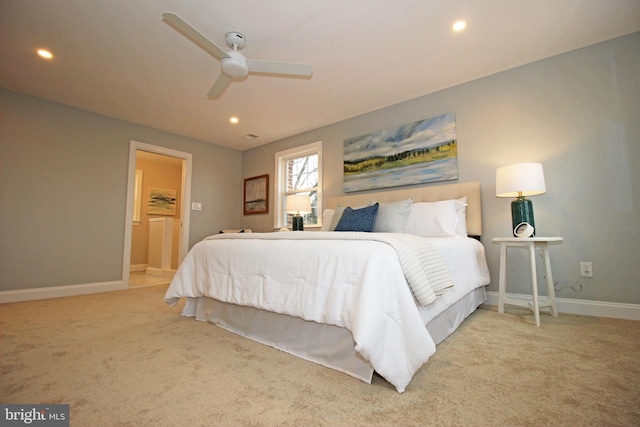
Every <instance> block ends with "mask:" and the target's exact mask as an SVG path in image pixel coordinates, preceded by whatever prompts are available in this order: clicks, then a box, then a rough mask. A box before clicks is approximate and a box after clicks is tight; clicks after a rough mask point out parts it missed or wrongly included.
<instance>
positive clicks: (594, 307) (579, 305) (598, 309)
mask: <svg viewBox="0 0 640 427" xmlns="http://www.w3.org/2000/svg"><path fill="white" fill-rule="evenodd" d="M506 296H507V297H509V298H513V299H516V300H522V301H531V295H526V294H509V293H507V294H506ZM548 301H549V299H548V298H547V297H545V296H541V297H540V302H541V303H542V302H545V303H546V302H548ZM485 304H488V305H495V306H497V305H498V293H497V292H487V302H486V303H485ZM556 307H557V308H558V312H560V313H566V314H579V315H583V316H595V317H612V318H614V319H627V320H640V305H639V304H624V303H619V302H606V301H589V300H584V299H570V298H558V297H556Z"/></svg>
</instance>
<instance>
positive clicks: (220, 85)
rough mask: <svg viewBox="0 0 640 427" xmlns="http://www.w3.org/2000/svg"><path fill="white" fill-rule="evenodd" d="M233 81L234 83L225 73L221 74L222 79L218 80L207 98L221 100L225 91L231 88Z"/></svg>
mask: <svg viewBox="0 0 640 427" xmlns="http://www.w3.org/2000/svg"><path fill="white" fill-rule="evenodd" d="M232 81H233V78H231V77H229V76H227V75H226V74H224V73H221V74H220V77H218V80H216V82H215V83H214V84H213V86H211V89H210V90H209V93H208V94H207V97H209V98H220V96H222V94H223V93H224V91H225V90H227V88H228V87H229V85H230V84H231V82H232Z"/></svg>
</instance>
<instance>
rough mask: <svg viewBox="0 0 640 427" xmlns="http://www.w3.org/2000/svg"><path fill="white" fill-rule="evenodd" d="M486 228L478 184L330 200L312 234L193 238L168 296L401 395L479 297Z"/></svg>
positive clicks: (484, 281)
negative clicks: (320, 224)
mask: <svg viewBox="0 0 640 427" xmlns="http://www.w3.org/2000/svg"><path fill="white" fill-rule="evenodd" d="M372 212H373V213H372ZM362 224H364V225H362ZM360 227H364V228H363V229H361V228H360ZM367 227H369V228H368V230H370V231H373V232H363V231H361V230H367ZM481 235H482V221H481V204H480V184H479V183H477V182H469V183H458V184H450V185H442V186H432V187H423V188H419V189H405V190H395V191H383V192H376V193H367V194H358V195H351V196H341V197H334V198H330V199H329V200H328V206H327V209H326V210H325V212H324V213H323V230H321V231H319V232H307V231H305V232H288V233H231V234H229V233H225V234H218V235H212V236H210V237H208V238H206V239H204V240H203V241H201V242H199V243H198V244H196V245H194V247H193V248H192V249H191V250H190V251H189V253H188V254H187V256H186V257H185V259H184V261H183V262H182V264H181V266H180V268H179V269H178V272H177V273H176V275H175V277H174V279H173V281H172V282H171V285H170V286H169V288H168V290H167V292H166V294H165V301H166V302H167V303H168V304H170V305H175V304H176V303H177V302H178V301H179V300H180V299H181V298H184V299H185V301H186V302H185V305H184V308H183V310H182V315H183V316H187V317H195V319H196V320H200V321H206V322H210V323H213V324H216V325H218V326H220V327H222V328H225V329H227V330H229V331H232V332H234V333H237V334H239V335H242V336H244V337H246V338H249V339H252V340H255V341H258V342H260V343H263V344H266V345H270V346H272V347H275V348H277V349H280V350H283V351H285V352H288V353H290V354H292V355H295V356H298V357H301V358H303V359H306V360H309V361H312V362H315V363H319V364H321V365H324V366H326V367H328V368H331V369H335V370H338V371H341V372H344V373H345V374H348V375H351V376H353V377H355V378H358V379H360V380H362V381H365V382H368V383H370V382H371V380H372V376H373V373H374V371H375V372H377V373H378V374H379V375H380V376H382V377H383V378H385V379H386V380H387V381H388V382H389V383H390V384H392V385H393V386H394V387H395V388H396V390H397V391H398V392H400V393H402V392H404V391H405V389H406V387H407V386H408V385H409V383H410V381H411V378H412V377H413V375H414V374H415V372H416V371H417V370H418V369H419V368H420V367H421V366H422V365H423V364H424V363H425V362H426V361H427V360H428V359H429V357H431V356H432V355H433V354H434V353H435V351H436V345H437V344H438V343H440V342H441V341H442V340H444V339H445V338H446V337H447V336H449V335H450V334H451V333H453V332H454V331H455V329H456V328H457V327H458V326H459V325H460V324H461V323H462V321H463V320H464V319H465V318H466V317H467V316H468V315H469V314H471V313H472V312H473V311H474V310H475V309H476V308H477V307H478V306H479V305H480V304H482V303H483V302H484V301H485V299H486V296H485V286H486V285H488V284H489V272H488V268H487V264H486V258H485V254H484V248H483V246H482V244H481V243H480V236H481ZM467 236H469V237H467Z"/></svg>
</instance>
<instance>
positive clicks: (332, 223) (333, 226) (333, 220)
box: [327, 205, 344, 231]
mask: <svg viewBox="0 0 640 427" xmlns="http://www.w3.org/2000/svg"><path fill="white" fill-rule="evenodd" d="M343 213H344V206H340V205H338V206H336V209H335V211H334V212H333V216H332V217H331V221H330V222H329V230H327V231H334V230H335V229H336V225H338V222H340V218H342V214H343Z"/></svg>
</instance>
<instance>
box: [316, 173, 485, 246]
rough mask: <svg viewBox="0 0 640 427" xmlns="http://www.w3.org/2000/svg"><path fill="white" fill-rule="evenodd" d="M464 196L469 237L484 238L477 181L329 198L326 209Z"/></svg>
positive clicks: (428, 200)
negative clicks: (410, 199)
mask: <svg viewBox="0 0 640 427" xmlns="http://www.w3.org/2000/svg"><path fill="white" fill-rule="evenodd" d="M464 196H467V233H468V234H469V236H482V204H481V200H480V183H479V182H477V181H474V182H460V183H457V184H447V185H438V186H434V187H421V188H415V189H413V188H411V189H402V190H390V191H379V192H375V193H366V194H353V195H348V196H337V197H329V198H328V201H327V202H328V203H327V206H326V207H327V208H329V209H335V207H336V206H338V205H340V206H363V205H366V204H367V203H368V202H369V201H370V200H375V201H376V202H380V203H390V202H397V201H400V200H406V199H408V198H409V197H413V201H414V203H415V202H437V201H439V200H449V199H459V198H460V197H464Z"/></svg>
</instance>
